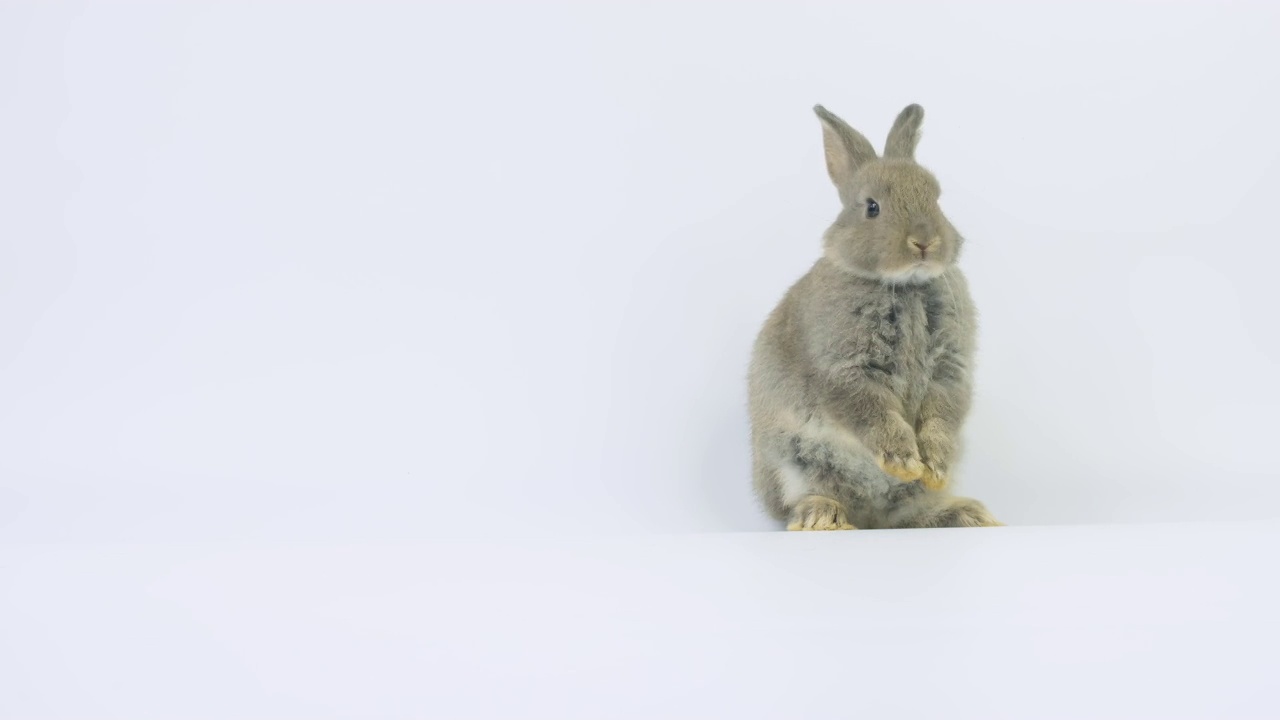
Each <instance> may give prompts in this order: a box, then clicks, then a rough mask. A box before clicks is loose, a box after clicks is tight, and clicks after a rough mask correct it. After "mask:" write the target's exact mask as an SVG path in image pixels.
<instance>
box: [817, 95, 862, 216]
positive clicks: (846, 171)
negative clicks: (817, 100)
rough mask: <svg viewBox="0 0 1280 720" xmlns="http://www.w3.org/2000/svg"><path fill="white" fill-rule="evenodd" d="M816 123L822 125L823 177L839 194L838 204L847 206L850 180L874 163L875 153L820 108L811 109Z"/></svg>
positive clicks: (849, 199)
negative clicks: (825, 159) (816, 117)
mask: <svg viewBox="0 0 1280 720" xmlns="http://www.w3.org/2000/svg"><path fill="white" fill-rule="evenodd" d="M813 111H814V112H815V113H817V115H818V120H820V121H821V122H822V147H823V150H824V151H825V153H826V156H827V174H828V175H830V176H831V182H832V184H834V185H835V186H836V192H838V193H840V200H841V202H843V203H844V204H846V205H848V204H850V203H852V202H853V193H854V189H855V188H854V185H853V179H854V177H856V176H857V174H858V168H860V167H862V166H863V165H866V164H867V163H869V162H871V161H872V160H875V159H876V149H875V148H873V147H871V143H870V142H868V141H867V139H866V138H865V137H863V136H862V133H860V132H858V131H857V130H854V129H853V128H851V127H849V124H848V123H846V122H845V121H843V120H841V119H840V118H838V117H836V115H835V114H834V113H832V112H831V111H830V110H828V109H826V108H824V107H822V106H821V105H814V106H813Z"/></svg>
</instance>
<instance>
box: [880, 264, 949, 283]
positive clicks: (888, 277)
mask: <svg viewBox="0 0 1280 720" xmlns="http://www.w3.org/2000/svg"><path fill="white" fill-rule="evenodd" d="M945 270H946V268H945V267H943V266H942V265H941V264H939V263H920V264H917V265H910V266H908V267H905V268H903V269H901V270H895V271H893V272H883V273H880V276H879V277H880V280H882V281H883V282H885V283H888V284H890V285H904V284H907V285H909V284H911V283H924V282H929V281H930V280H932V279H934V278H936V277H938V276H939V275H941V274H942V273H943V272H944V271H945Z"/></svg>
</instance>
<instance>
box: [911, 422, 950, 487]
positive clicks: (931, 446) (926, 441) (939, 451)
mask: <svg viewBox="0 0 1280 720" xmlns="http://www.w3.org/2000/svg"><path fill="white" fill-rule="evenodd" d="M916 443H917V445H918V446H919V448H920V461H921V462H922V463H923V464H924V472H923V473H922V475H921V477H920V482H921V483H922V484H923V485H924V486H925V487H927V488H929V489H930V490H941V489H943V488H945V487H946V486H947V483H948V481H950V479H951V458H952V457H954V456H955V452H956V443H955V440H953V439H952V438H951V436H950V435H949V434H948V433H946V432H945V431H944V430H942V429H941V428H938V427H937V426H935V425H933V424H932V423H925V425H924V426H923V427H921V428H920V432H919V433H918V434H917V435H916Z"/></svg>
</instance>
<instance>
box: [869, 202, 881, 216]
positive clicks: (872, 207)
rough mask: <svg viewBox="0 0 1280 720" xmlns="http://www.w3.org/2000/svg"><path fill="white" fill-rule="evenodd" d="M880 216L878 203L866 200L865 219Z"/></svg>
mask: <svg viewBox="0 0 1280 720" xmlns="http://www.w3.org/2000/svg"><path fill="white" fill-rule="evenodd" d="M879 214H880V203H878V202H876V201H875V200H872V199H871V198H867V217H869V218H873V217H875V216H877V215H879Z"/></svg>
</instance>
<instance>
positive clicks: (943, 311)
mask: <svg viewBox="0 0 1280 720" xmlns="http://www.w3.org/2000/svg"><path fill="white" fill-rule="evenodd" d="M814 111H815V112H816V113H817V115H818V119H819V120H820V121H821V124H822V137H823V147H824V150H825V153H826V161H827V172H828V173H829V174H830V176H831V181H832V182H833V183H834V184H835V186H836V191H837V193H838V194H839V197H840V201H841V205H842V209H841V211H840V215H839V216H838V217H837V218H836V220H835V222H834V223H833V224H832V225H831V227H830V228H828V230H827V231H826V233H825V235H824V237H823V242H824V244H823V249H824V252H823V256H822V258H821V259H819V260H818V261H817V262H816V263H815V264H814V265H813V267H812V268H811V269H810V270H809V272H808V273H806V274H805V276H804V277H802V278H800V280H799V281H798V282H796V284H795V285H793V286H792V287H791V289H790V290H789V291H788V292H787V294H786V296H785V297H784V298H783V299H782V302H781V303H780V304H779V305H778V307H777V308H776V309H775V310H774V311H773V313H771V314H770V315H769V318H768V320H767V321H766V322H765V324H764V327H763V329H762V330H761V331H760V335H759V337H758V338H757V339H756V344H755V349H754V352H753V355H752V359H751V370H750V409H751V440H752V451H753V466H754V467H753V475H754V484H755V490H756V493H757V494H758V495H759V497H760V499H761V501H762V503H763V504H764V506H765V508H766V509H768V511H769V513H770V514H771V515H772V516H773V517H775V518H777V519H779V520H786V521H788V525H787V527H788V529H792V530H845V529H853V528H855V527H856V528H896V527H965V526H969V527H978V526H989V525H999V524H1000V523H998V522H997V521H996V520H995V519H994V518H993V517H992V516H991V514H990V513H989V512H988V511H987V509H986V508H985V507H984V506H983V505H982V503H980V502H978V501H976V500H971V499H969V498H962V497H956V496H953V495H950V494H949V493H948V492H947V486H948V483H949V480H950V477H951V469H952V467H953V466H954V464H955V462H956V459H957V456H958V454H959V451H960V431H961V428H962V426H963V423H964V419H965V415H966V414H967V413H968V411H969V400H970V394H971V367H972V363H973V353H974V336H975V333H976V329H977V325H976V318H975V314H974V308H973V302H972V300H971V299H970V297H969V290H968V285H967V283H966V281H965V278H964V275H962V274H961V272H960V269H959V268H958V267H957V266H956V258H957V257H958V255H959V252H960V246H961V244H962V243H963V239H962V238H961V237H960V235H959V234H958V233H957V232H956V230H955V228H954V227H952V225H951V223H950V222H949V221H948V220H947V218H946V216H944V215H943V214H942V210H941V208H940V207H939V206H938V196H939V194H940V193H941V189H940V188H939V186H938V181H937V179H935V178H934V176H933V175H932V174H930V173H929V171H927V170H925V169H924V168H922V167H921V166H920V165H918V164H916V161H915V149H916V144H917V142H918V141H919V139H920V125H921V122H922V120H923V119H924V110H923V109H922V108H921V107H920V106H919V105H910V106H908V107H906V108H905V109H904V110H903V111H902V112H901V114H899V115H898V118H897V120H896V121H895V122H894V124H893V128H892V130H890V131H889V137H888V140H887V141H886V143H885V152H884V156H883V157H880V156H877V155H876V152H875V149H874V148H873V147H872V145H871V143H870V142H868V141H867V139H866V138H865V137H863V136H862V135H861V134H860V133H858V131H856V130H854V129H853V128H851V127H849V126H848V125H847V124H846V123H845V122H844V121H843V120H841V119H840V118H838V117H836V116H835V115H833V114H832V113H830V112H828V111H827V110H826V109H825V108H823V107H822V106H821V105H819V106H817V107H815V108H814Z"/></svg>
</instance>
